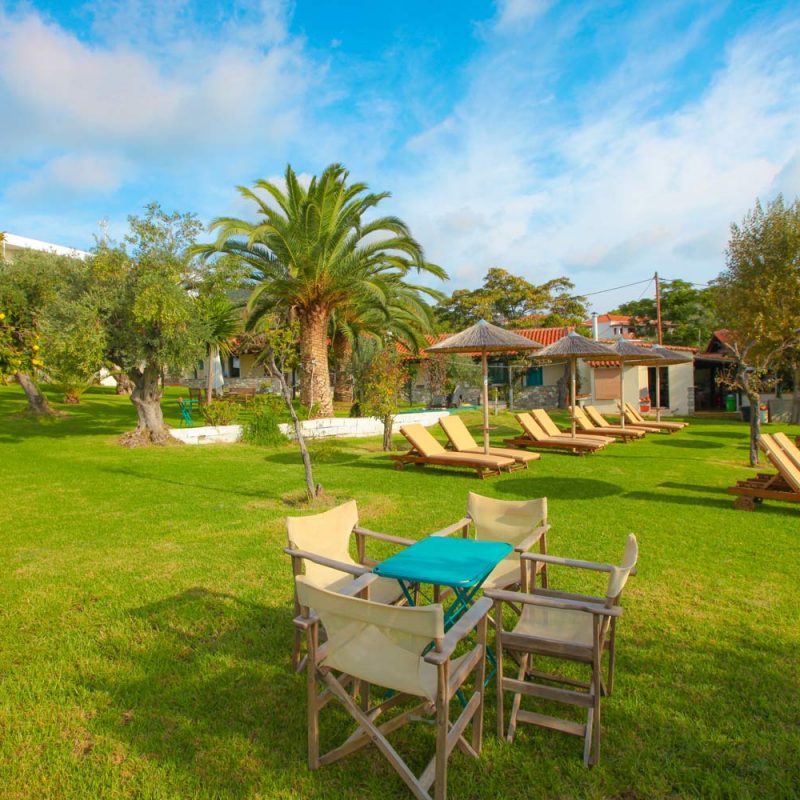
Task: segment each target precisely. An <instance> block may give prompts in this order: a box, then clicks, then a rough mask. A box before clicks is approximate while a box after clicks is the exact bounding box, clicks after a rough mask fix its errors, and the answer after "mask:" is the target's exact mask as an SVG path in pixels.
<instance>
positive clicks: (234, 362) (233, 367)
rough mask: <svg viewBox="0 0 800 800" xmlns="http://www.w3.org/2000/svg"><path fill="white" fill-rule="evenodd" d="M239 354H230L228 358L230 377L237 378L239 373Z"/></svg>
mask: <svg viewBox="0 0 800 800" xmlns="http://www.w3.org/2000/svg"><path fill="white" fill-rule="evenodd" d="M240 366H241V365H240V362H239V356H231V357H230V358H229V359H228V375H229V377H231V378H238V377H239V375H240Z"/></svg>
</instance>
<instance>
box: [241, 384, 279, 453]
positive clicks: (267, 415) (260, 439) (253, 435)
mask: <svg viewBox="0 0 800 800" xmlns="http://www.w3.org/2000/svg"><path fill="white" fill-rule="evenodd" d="M270 397H271V396H270V395H263V398H264V399H263V400H262V399H261V397H258V398H257V399H256V401H255V402H253V404H252V406H251V407H250V411H249V414H248V415H247V418H246V419H245V420H243V424H242V441H244V442H247V443H248V444H256V445H261V446H262V447H272V446H274V445H276V444H280V443H281V442H285V441H286V436H284V434H283V433H282V432H281V429H280V428H279V427H278V415H277V414H276V413H275V410H274V406H275V403H274V402H272V401H271V400H270V399H269V398H270ZM277 399H278V400H279V401H280V404H281V405H283V401H282V400H281V398H279V397H278V398H277Z"/></svg>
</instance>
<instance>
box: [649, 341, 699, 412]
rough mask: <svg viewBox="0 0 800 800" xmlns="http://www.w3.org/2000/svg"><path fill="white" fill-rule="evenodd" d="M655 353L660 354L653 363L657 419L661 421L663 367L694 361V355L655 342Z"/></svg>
mask: <svg viewBox="0 0 800 800" xmlns="http://www.w3.org/2000/svg"><path fill="white" fill-rule="evenodd" d="M652 350H653V352H654V353H657V354H658V362H657V363H655V364H652V365H651V366H655V368H656V420H657V421H658V422H660V421H661V367H672V366H679V365H680V364H689V363H690V362H693V361H694V356H693V355H691V354H690V353H679V352H677V351H675V350H670V349H669V348H668V347H664V345H661V344H655V345H653V348H652Z"/></svg>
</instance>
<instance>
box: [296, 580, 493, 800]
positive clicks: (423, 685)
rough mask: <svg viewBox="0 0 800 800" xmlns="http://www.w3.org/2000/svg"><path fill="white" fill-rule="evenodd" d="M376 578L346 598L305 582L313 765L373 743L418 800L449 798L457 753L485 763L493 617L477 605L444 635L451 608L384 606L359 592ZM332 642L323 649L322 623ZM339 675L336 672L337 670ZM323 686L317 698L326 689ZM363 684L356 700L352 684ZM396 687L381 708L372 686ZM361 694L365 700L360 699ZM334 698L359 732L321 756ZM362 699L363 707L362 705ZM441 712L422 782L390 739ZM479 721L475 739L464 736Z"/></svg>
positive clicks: (486, 605)
mask: <svg viewBox="0 0 800 800" xmlns="http://www.w3.org/2000/svg"><path fill="white" fill-rule="evenodd" d="M376 579H377V576H375V575H365V576H363V577H361V578H359V579H358V580H357V581H355V582H354V583H353V584H352V585H351V586H350V587H349V588H348V589H347V590H346V592H345V593H344V594H337V593H334V592H330V591H327V590H325V589H320V588H318V587H316V586H314V585H313V584H311V583H310V582H309V581H308V580H307V578H306V577H305V576H302V575H300V576H298V577H297V578H296V583H297V596H298V599H299V602H300V614H299V615H298V617H297V618H296V620H295V624H296V625H297V626H298V628H300V629H302V630H304V631H305V632H306V635H307V639H308V642H309V645H308V647H309V650H308V661H307V698H308V765H309V768H310V769H312V770H313V769H317V768H318V767H320V766H322V765H324V764H331V763H333V762H334V761H337V760H338V759H340V758H342V757H343V756H345V755H349V754H350V753H353V752H356V751H357V750H360V749H361V748H362V747H365V746H367V745H369V744H371V743H374V744H375V745H376V746H377V747H378V749H379V750H380V751H381V752H382V753H383V755H384V756H385V757H386V759H387V760H388V761H389V763H390V764H391V766H392V767H393V768H394V769H395V770H396V771H397V773H398V774H399V775H400V777H401V778H402V779H403V781H404V782H405V783H406V786H407V787H408V788H409V789H410V790H411V792H412V794H413V795H414V796H415V797H417V798H420V800H422V799H424V798H430V796H431V795H430V794H429V790H430V788H431V786H432V785H434V790H435V793H434V797H435V798H436V800H444V798H446V796H447V759H448V756H449V754H450V752H451V751H452V750H453V748H454V747H456V746H458V747H459V748H460V749H461V750H462V751H464V752H465V753H467V754H468V755H471V756H473V757H477V756H478V755H479V753H480V751H481V745H482V738H483V700H484V682H485V663H486V662H485V656H486V615H487V613H488V611H489V609H490V608H491V601H490V600H487V599H486V598H482V599H480V600H478V602H477V603H475V604H474V605H473V606H472V607H471V608H470V609H469V610H468V611H467V612H466V614H465V615H464V616H463V617H462V618H461V619H460V620H459V621H458V622H457V623H456V624H455V625H454V626H453V627H452V628H451V629H450V631H449V632H448V633H447V634H445V631H444V612H443V609H442V606H441V605H439V604H435V605H431V606H420V607H412V608H409V607H397V606H386V605H382V604H380V603H375V602H373V601H370V600H363V599H361V598H359V597H357V596H356V595H358V594H363V593H364V591H366V590H368V588H369V585H370V583H372V582H374V581H375V580H376ZM320 623H321V625H322V626H323V627H324V630H325V632H326V633H327V637H328V638H327V641H326V642H325V644H324V645H322V646H319V645H318V641H319V626H320ZM474 630H476V631H477V640H476V642H475V643H474V644H472V645H471V646H470V647H469V649H468V651H467V652H466V653H464V654H463V655H461V656H459V657H458V658H453V652H454V651H455V649H456V647H457V646H459V644H460V643H461V642H462V640H464V639H465V637H467V636H468V635H469V634H470V633H471V632H472V631H474ZM337 672H338V673H341V674H339V675H337V674H336V673H337ZM470 677H471V678H472V684H473V689H472V693H471V695H470V696H469V697H468V698H466V697H464V696H463V694H462V695H461V696H462V697H463V698H464V705H463V710H462V712H461V714H460V716H459V717H458V719H456V720H455V722H452V723H451V721H450V701H451V699H452V698H453V696H454V695H455V694H456V693H457V692H459V691H460V690H461V691H463V687H464V686H465V683H466V681H467V680H468V679H469V678H470ZM320 682H321V683H323V684H324V685H325V689H324V690H323V691H322V692H321V693H318V690H317V686H318V684H319V683H320ZM351 683H352V685H353V686H354V687H355V688H354V690H353V695H351V694H350V693H349V692H348V690H347V686H348V685H350V684H351ZM373 684H374V685H377V686H380V687H383V688H384V689H388V690H390V691H391V695H389V696H388V697H387V695H386V694H385V693H384V694H382V699H381V701H380V702H378V703H377V704H373V703H372V700H371V697H370V687H371V686H372V685H373ZM356 694H358V695H360V697H358V698H357V697H356ZM331 697H335V698H336V699H338V700H339V702H340V703H341V704H342V705H343V706H344V708H345V709H346V710H347V711H348V712H349V713H350V714H351V716H352V717H353V718H354V719H355V721H356V722H357V723H358V727H357V729H356V730H355V731H354V732H353V733H352V734H351V735H350V736H349V737H348V738H347V739H346V740H345V742H344V743H343V744H341V745H339V746H338V747H335V748H334V749H332V750H330V751H329V752H327V753H325V754H324V755H320V742H319V712H320V710H321V709H322V708H323V707H324V705H325V704H326V703H327V701H328V700H329V699H331ZM357 699H358V700H360V704H359V703H357ZM406 701H410V702H411V703H412V705H411V707H410V708H408V709H406V710H404V711H402V712H400V713H399V714H397V715H396V716H394V717H392V718H391V719H390V720H388V722H385V723H383V724H382V725H379V724H378V718H379V717H380V716H381V715H382V714H384V713H385V712H387V711H389V710H391V709H394V708H395V707H398V706H399V705H400V704H401V703H405V702H406ZM432 714H435V716H436V752H435V755H434V756H433V758H432V759H431V761H430V762H429V763H428V765H427V767H426V768H425V769H424V770H423V772H422V773H421V774H420V775H419V776H416V775H415V774H414V773H413V772H412V771H411V769H410V768H409V767H408V766H407V765H406V763H405V762H404V761H403V759H402V758H401V757H400V755H399V753H398V752H397V750H396V749H395V748H394V747H393V746H392V744H391V743H390V742H389V740H388V738H387V737H388V735H389V734H390V733H392V732H393V731H396V730H397V729H399V728H400V727H403V726H404V725H406V724H407V723H409V722H411V721H414V720H415V719H416V718H419V717H420V716H430V715H432ZM470 724H471V725H472V736H471V740H470V741H467V739H466V738H465V737H464V732H465V730H466V728H467V726H468V725H470Z"/></svg>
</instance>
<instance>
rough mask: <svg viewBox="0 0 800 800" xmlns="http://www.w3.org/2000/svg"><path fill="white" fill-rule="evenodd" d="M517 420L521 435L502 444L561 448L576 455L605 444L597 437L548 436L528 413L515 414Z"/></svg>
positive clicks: (548, 448)
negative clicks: (520, 427) (521, 431)
mask: <svg viewBox="0 0 800 800" xmlns="http://www.w3.org/2000/svg"><path fill="white" fill-rule="evenodd" d="M515 416H516V419H517V422H519V424H520V425H521V426H522V430H523V435H522V436H515V437H514V438H513V439H505V440H504V442H503V443H504V444H507V445H511V446H513V447H536V448H540V449H544V450H563V451H566V452H568V453H575V454H576V455H583V454H584V453H595V452H597V451H598V450H602V449H603V448H604V447H605V446H606V442H603V441H600V440H599V439H593V440H590V439H588V438H586V439H580V438H578V437H575V438H572V437H571V436H548V435H547V434H546V433H545V432H544V431H543V430H542V429H541V428H540V427H539V425H538V424H537V423H536V422H535V420H534V419H533V417H532V416H531V415H530V414H527V413H525V412H523V413H520V414H516V415H515Z"/></svg>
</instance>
